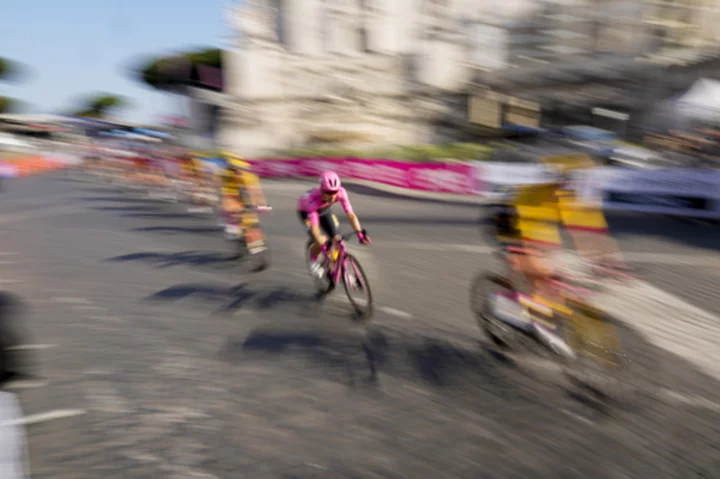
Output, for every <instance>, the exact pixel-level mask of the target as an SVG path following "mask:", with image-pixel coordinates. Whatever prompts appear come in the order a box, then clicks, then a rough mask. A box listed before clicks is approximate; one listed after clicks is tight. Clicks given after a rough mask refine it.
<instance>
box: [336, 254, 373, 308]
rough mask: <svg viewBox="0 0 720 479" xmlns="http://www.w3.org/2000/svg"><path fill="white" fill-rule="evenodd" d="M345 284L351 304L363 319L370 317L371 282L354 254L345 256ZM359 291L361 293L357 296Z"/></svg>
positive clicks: (371, 305)
mask: <svg viewBox="0 0 720 479" xmlns="http://www.w3.org/2000/svg"><path fill="white" fill-rule="evenodd" d="M343 286H344V287H345V293H346V294H347V297H348V299H349V300H350V304H351V305H352V307H353V309H354V310H355V312H356V313H357V314H358V316H359V317H360V318H362V319H369V318H370V317H371V316H372V314H373V299H372V292H371V291H370V282H369V281H368V279H367V276H366V275H365V272H364V271H363V269H362V267H361V266H360V262H359V261H358V260H357V259H356V258H355V257H354V256H352V255H349V254H348V255H346V256H345V264H344V265H343ZM357 293H360V294H359V295H357V296H356V294H357Z"/></svg>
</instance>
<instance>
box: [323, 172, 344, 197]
mask: <svg viewBox="0 0 720 479" xmlns="http://www.w3.org/2000/svg"><path fill="white" fill-rule="evenodd" d="M320 189H321V190H322V191H325V192H327V193H335V192H336V191H338V190H339V189H340V177H339V176H338V175H337V173H335V172H334V171H326V172H325V173H323V174H322V175H321V176H320Z"/></svg>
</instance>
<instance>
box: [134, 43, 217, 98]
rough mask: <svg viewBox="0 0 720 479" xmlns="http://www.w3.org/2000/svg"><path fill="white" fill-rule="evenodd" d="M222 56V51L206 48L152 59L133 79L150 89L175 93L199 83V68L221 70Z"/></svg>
mask: <svg viewBox="0 0 720 479" xmlns="http://www.w3.org/2000/svg"><path fill="white" fill-rule="evenodd" d="M222 55H223V51H222V50H220V49H217V48H208V49H198V50H194V51H189V52H183V53H180V54H178V55H173V56H169V57H160V58H153V59H151V60H148V61H145V62H144V63H143V64H141V65H140V67H139V68H138V69H137V70H136V73H135V77H136V78H137V79H139V80H140V81H142V82H143V83H145V84H146V85H148V86H150V87H152V88H156V89H159V90H164V91H175V92H177V91H179V90H182V88H183V87H186V86H192V85H196V84H197V83H198V82H199V80H200V71H199V67H200V66H209V67H215V68H222Z"/></svg>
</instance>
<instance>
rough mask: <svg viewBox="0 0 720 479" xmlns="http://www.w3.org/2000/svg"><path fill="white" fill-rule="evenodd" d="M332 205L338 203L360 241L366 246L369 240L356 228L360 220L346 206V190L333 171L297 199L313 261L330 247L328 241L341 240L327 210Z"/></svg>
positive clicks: (337, 225) (348, 205) (330, 213)
mask: <svg viewBox="0 0 720 479" xmlns="http://www.w3.org/2000/svg"><path fill="white" fill-rule="evenodd" d="M334 203H340V205H341V206H342V207H343V210H345V214H347V217H348V220H349V221H350V225H351V226H352V228H353V230H355V232H356V233H357V235H358V239H359V240H360V242H361V243H362V244H370V237H369V236H368V235H367V232H366V231H365V230H364V229H362V226H360V221H359V220H358V217H357V215H356V214H355V212H354V211H353V208H352V205H351V204H350V199H349V198H348V193H347V190H345V188H343V187H342V186H341V185H340V178H339V177H338V175H337V174H336V173H335V172H332V171H326V172H325V173H323V174H322V175H321V176H320V187H319V188H313V189H312V190H310V191H308V192H306V193H305V194H304V195H303V196H301V197H300V199H299V200H298V216H300V220H301V221H302V222H303V224H304V225H305V228H306V229H307V231H308V233H309V234H310V236H311V237H312V238H313V240H315V245H314V246H313V248H312V250H311V256H312V259H313V261H316V260H317V257H318V256H319V255H320V252H321V251H322V252H323V253H325V254H327V253H328V250H329V249H330V248H331V246H332V240H334V239H340V237H341V233H340V223H339V221H338V219H337V217H336V216H335V215H334V214H333V213H332V211H331V209H330V208H331V207H332V205H333V204H334ZM323 233H324V234H323ZM318 266H319V265H318Z"/></svg>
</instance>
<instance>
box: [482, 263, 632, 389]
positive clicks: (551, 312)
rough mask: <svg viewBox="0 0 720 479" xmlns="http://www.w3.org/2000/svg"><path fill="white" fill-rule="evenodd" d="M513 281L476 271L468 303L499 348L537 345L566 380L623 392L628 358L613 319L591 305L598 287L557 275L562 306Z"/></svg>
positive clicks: (521, 347)
mask: <svg viewBox="0 0 720 479" xmlns="http://www.w3.org/2000/svg"><path fill="white" fill-rule="evenodd" d="M517 284H518V283H517V282H515V281H513V280H512V279H511V278H510V277H509V276H506V275H502V274H497V273H487V272H486V273H480V274H479V275H477V276H476V279H475V281H474V282H473V285H472V287H471V297H470V305H471V310H472V312H473V314H474V316H475V318H476V320H477V322H478V325H479V326H480V328H481V329H483V330H484V331H485V333H486V334H487V335H488V336H489V338H490V339H491V340H492V342H493V343H494V344H495V345H496V346H497V347H499V348H500V349H501V350H505V351H513V350H525V351H529V350H532V349H533V346H532V345H540V346H541V348H542V349H543V350H545V351H549V352H550V353H551V357H553V358H555V359H556V360H559V361H560V363H561V364H562V365H563V367H564V372H565V374H566V376H567V377H568V379H570V380H571V382H573V383H575V384H577V385H579V386H582V387H583V388H585V389H589V390H591V391H593V392H594V393H596V394H598V395H600V396H602V397H605V398H613V399H618V400H622V399H626V398H627V394H628V392H629V391H628V386H629V385H628V383H627V382H626V379H627V377H626V376H627V374H628V360H627V356H626V354H625V352H624V350H623V347H622V343H621V339H620V334H619V332H618V322H617V321H616V320H615V319H614V318H612V317H611V316H610V315H608V314H607V313H606V312H604V311H603V310H602V309H600V308H598V307H596V306H594V305H592V304H591V300H590V298H591V297H592V295H593V294H594V293H595V292H597V288H596V286H597V285H588V284H581V283H579V282H578V281H576V280H574V279H571V278H569V277H567V276H560V275H558V276H557V277H556V278H554V279H553V280H552V281H551V284H552V286H553V288H554V289H556V291H557V292H558V293H559V294H560V295H561V296H562V297H564V298H565V301H564V304H562V305H560V304H553V305H551V306H544V305H541V304H539V303H538V302H537V301H535V300H534V299H533V298H530V297H529V296H528V295H525V294H523V293H522V292H521V291H520V290H519V288H518V287H517Z"/></svg>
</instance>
